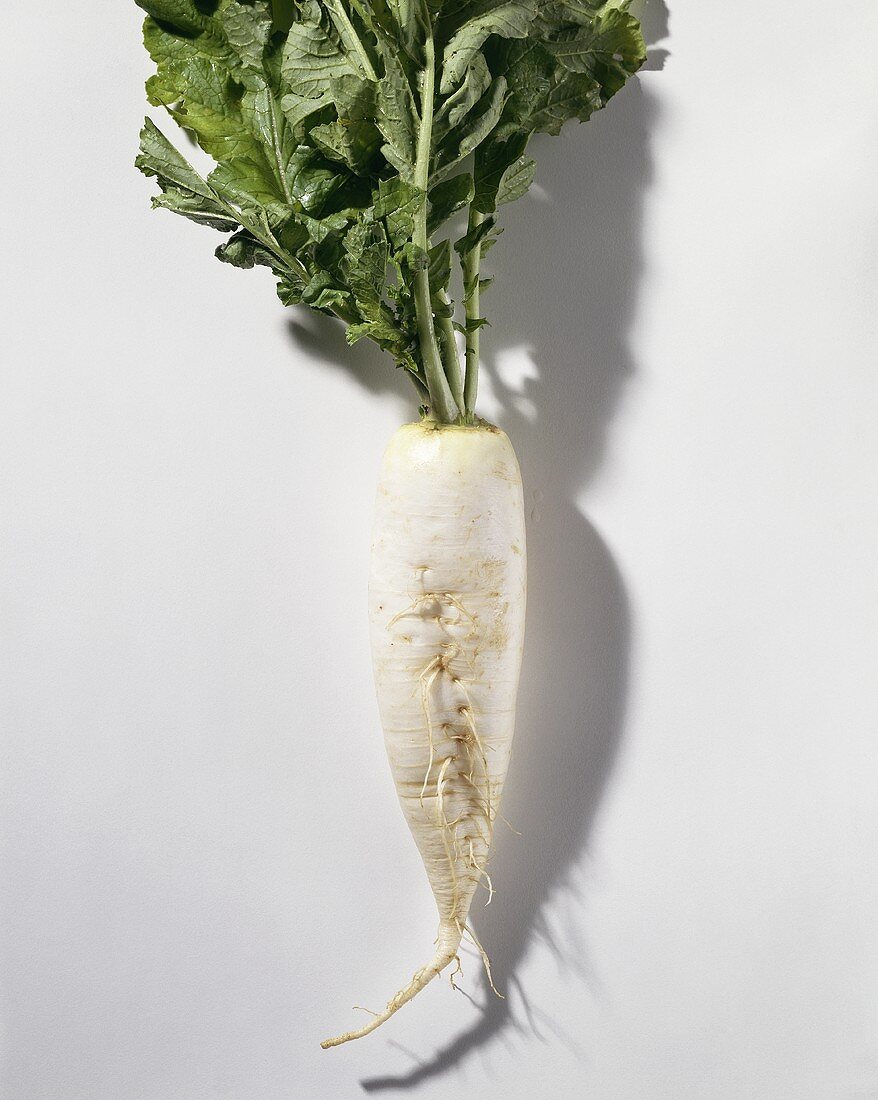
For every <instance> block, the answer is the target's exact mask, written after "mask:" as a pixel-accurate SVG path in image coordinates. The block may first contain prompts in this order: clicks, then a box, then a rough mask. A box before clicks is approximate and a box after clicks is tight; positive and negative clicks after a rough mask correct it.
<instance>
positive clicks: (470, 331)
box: [462, 206, 485, 421]
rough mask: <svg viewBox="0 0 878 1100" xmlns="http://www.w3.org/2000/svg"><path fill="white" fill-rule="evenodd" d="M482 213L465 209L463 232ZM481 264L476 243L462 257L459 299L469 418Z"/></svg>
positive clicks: (475, 381) (469, 415) (475, 377)
mask: <svg viewBox="0 0 878 1100" xmlns="http://www.w3.org/2000/svg"><path fill="white" fill-rule="evenodd" d="M484 220H485V215H484V214H481V213H479V211H478V210H475V209H473V207H472V206H471V207H470V208H469V225H468V227H467V232H470V231H472V230H473V229H478V227H479V226H480V225H481V224H482V222H483V221H484ZM481 264H482V246H481V244H477V245H476V246H475V248H473V249H472V250H471V251H470V252H467V254H466V255H465V256H464V257H463V265H462V266H463V288H464V289H463V296H464V297H463V300H464V308H465V310H466V381H465V382H464V385H463V400H464V416H465V417H466V419H467V420H468V421H472V420H473V419H474V417H475V412H476V398H477V396H478V393H479V330H478V328H473V327H471V326H472V325H473V324H474V323H475V322H476V321H477V320H478V319H479V312H480V306H479V270H480V268H481Z"/></svg>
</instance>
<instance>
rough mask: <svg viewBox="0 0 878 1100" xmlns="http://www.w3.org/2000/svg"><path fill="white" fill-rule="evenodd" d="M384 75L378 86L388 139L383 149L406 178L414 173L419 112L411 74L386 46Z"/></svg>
mask: <svg viewBox="0 0 878 1100" xmlns="http://www.w3.org/2000/svg"><path fill="white" fill-rule="evenodd" d="M382 56H383V60H384V78H383V79H382V80H381V82H380V83H379V85H378V113H377V118H376V120H375V121H376V124H377V126H378V129H379V130H380V131H381V136H382V137H383V138H384V142H385V144H384V148H383V152H384V155H385V157H386V158H387V160H388V161H389V162H390V163H391V164H392V165H393V167H394V168H395V169H396V170H397V171H398V172H399V174H400V176H401V177H402V178H403V179H404V180H410V179H411V178H412V176H413V175H414V166H415V154H416V146H417V135H418V112H417V108H416V107H415V100H414V96H413V95H412V90H411V86H410V85H409V82H408V77H407V76H406V74H405V70H404V69H403V67H402V64H401V63H400V60H399V58H398V57H397V56H396V54H395V53H394V52H393V51H392V50H390V49H388V48H386V47H385V48H384V49H383V51H382Z"/></svg>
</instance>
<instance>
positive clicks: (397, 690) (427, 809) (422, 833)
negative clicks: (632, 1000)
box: [321, 421, 527, 1048]
mask: <svg viewBox="0 0 878 1100" xmlns="http://www.w3.org/2000/svg"><path fill="white" fill-rule="evenodd" d="M526 586H527V582H526V560H525V530H524V504H523V497H522V488H521V475H520V472H519V468H518V462H517V461H516V458H515V453H514V451H513V449H512V445H511V444H510V442H509V439H508V437H507V436H506V434H505V433H504V432H502V431H500V429H499V428H495V427H493V426H489V425H485V424H480V425H478V426H467V427H464V426H456V425H448V424H438V423H435V422H432V421H422V422H421V423H419V424H407V425H405V426H404V427H402V428H400V429H399V431H398V432H397V433H396V434H395V435H394V437H393V439H392V440H391V442H390V445H389V447H388V448H387V451H386V453H385V456H384V462H383V467H382V471H381V478H380V482H379V486H378V499H377V505H376V516H375V532H374V539H373V544H372V566H371V576H370V583H369V614H370V624H371V638H372V658H373V664H374V671H375V685H376V690H377V695H378V707H379V712H380V716H381V722H382V725H383V728H384V741H385V745H386V748H387V756H388V760H389V762H390V768H391V772H392V773H393V779H394V783H395V784H396V790H397V794H398V795H399V800H400V804H401V806H402V810H403V813H404V814H405V817H406V821H407V822H408V825H409V828H410V829H411V831H412V835H413V836H414V839H415V843H416V844H417V846H418V850H419V851H420V853H421V857H422V858H423V860H424V865H425V867H426V870H427V877H428V879H429V882H430V886H431V888H432V890H433V894H434V896H435V898H436V904H437V906H438V909H439V933H438V937H437V945H436V950H435V953H434V955H433V957H432V958H431V959H430V961H429V962H428V963H427V964H426V966H424V967H422V968H421V969H420V970H418V971H417V972H416V973H415V975H414V976H413V978H412V979H411V981H410V982H409V983H408V984H407V985H406V986H404V987H403V988H402V989H400V991H399V992H398V993H396V994H395V995H394V997H393V998H392V999H391V1000H390V1001H389V1002H388V1004H387V1006H386V1008H385V1009H384V1010H383V1011H382V1012H380V1013H378V1014H377V1015H375V1016H374V1017H373V1018H372V1019H370V1020H369V1022H368V1023H367V1024H365V1025H364V1026H363V1027H361V1028H359V1029H357V1030H355V1031H349V1032H346V1033H345V1034H344V1035H339V1036H338V1037H337V1038H334V1039H327V1040H326V1041H325V1042H323V1043H322V1044H321V1045H322V1046H323V1047H324V1048H325V1047H331V1046H338V1045H339V1044H341V1043H345V1042H347V1041H348V1040H350V1039H357V1038H360V1037H361V1036H363V1035H368V1034H369V1032H371V1031H374V1030H375V1028H376V1027H378V1026H379V1025H380V1024H382V1023H384V1021H385V1020H387V1019H388V1018H389V1017H390V1016H392V1015H393V1014H394V1013H395V1012H396V1011H397V1010H398V1009H399V1008H401V1007H402V1006H403V1005H404V1004H406V1002H408V1001H410V1000H411V999H412V997H414V996H415V995H416V994H417V993H419V992H420V990H422V989H423V988H424V986H426V985H427V983H428V982H429V981H431V979H432V978H434V977H435V976H436V975H437V974H439V973H440V972H441V971H442V970H444V969H445V967H447V966H448V965H449V964H450V963H451V962H453V961H454V960H455V959H456V957H457V952H458V948H459V947H460V943H461V939H462V937H463V935H464V933H465V932H467V933H468V934H469V935H470V937H471V938H472V940H473V942H474V943H475V945H476V947H477V948H478V949H479V951H480V952H481V954H482V957H483V959H484V961H485V964H486V966H487V957H486V956H485V954H484V952H483V951H482V949H481V945H480V944H479V942H478V940H477V939H476V937H475V933H474V932H473V931H472V929H471V928H470V927H469V926H468V923H467V921H468V916H469V910H470V905H471V903H472V899H473V895H474V893H475V891H476V888H477V887H478V885H479V884H480V883H481V884H482V885H484V886H485V887H486V888H487V889H488V891H489V898H490V894H491V893H492V892H493V888H492V886H491V883H490V879H489V878H488V872H487V862H488V855H489V851H490V847H491V839H492V834H493V828H494V822H495V820H496V817H497V812H498V806H499V802H500V795H501V792H502V790H503V784H504V781H505V778H506V770H507V767H508V764H509V753H510V749H511V747H512V736H513V731H514V726H515V699H516V694H517V690H518V676H519V669H520V666H521V654H522V647H523V644H524V615H525V598H526ZM488 976H489V978H490V971H489V972H488Z"/></svg>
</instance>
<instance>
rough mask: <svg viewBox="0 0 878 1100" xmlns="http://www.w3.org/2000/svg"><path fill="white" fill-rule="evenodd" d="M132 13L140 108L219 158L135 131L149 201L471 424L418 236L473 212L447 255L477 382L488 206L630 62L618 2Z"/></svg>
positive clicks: (236, 5) (636, 53) (278, 5)
mask: <svg viewBox="0 0 878 1100" xmlns="http://www.w3.org/2000/svg"><path fill="white" fill-rule="evenodd" d="M137 3H138V4H139V6H140V7H141V8H143V9H144V10H145V11H146V12H147V18H146V21H145V24H144V43H145V45H146V48H147V50H148V52H149V54H150V56H151V58H152V60H153V62H154V64H155V73H154V74H153V75H152V76H151V77H150V79H149V81H148V82H147V95H148V98H149V101H150V103H152V104H153V105H154V106H161V107H164V108H166V109H167V110H168V112H169V113H170V114H171V116H172V117H173V118H174V120H175V121H176V122H178V123H179V124H180V125H181V126H182V127H184V128H185V129H186V130H187V131H189V132H190V133H191V135H192V136H193V137H194V139H195V140H196V141H197V142H198V144H199V145H200V146H201V148H202V149H203V150H204V151H205V152H206V153H208V154H209V155H210V156H211V157H212V158H213V160H214V161H215V162H216V167H215V168H214V170H213V171H212V172H211V173H210V174H209V175H208V176H207V178H206V179H205V178H203V177H202V176H201V175H199V173H197V172H196V171H195V169H194V168H192V167H191V166H190V165H189V164H188V162H187V161H186V159H185V158H184V157H183V156H182V155H181V154H180V153H179V152H178V151H177V150H176V149H175V148H174V147H173V146H172V145H171V144H170V142H168V140H167V139H166V138H165V137H164V136H163V135H162V134H161V132H160V131H159V130H158V128H157V127H156V126H155V125H154V124H153V123H152V122H151V121H150V120H147V122H146V125H145V126H144V129H143V131H142V134H141V151H140V156H139V157H138V159H137V165H138V167H139V168H140V169H141V170H142V171H143V172H145V173H146V174H147V175H151V176H154V177H155V178H156V179H157V181H158V184H159V187H160V194H159V195H157V196H156V198H155V199H154V200H153V205H154V206H157V207H162V208H164V209H168V210H172V211H174V212H175V213H178V214H181V215H182V216H184V217H186V218H189V219H191V220H193V221H196V222H199V223H201V224H204V225H208V226H210V227H212V228H214V229H216V230H219V231H221V232H224V233H227V234H231V236H230V237H229V239H228V240H227V241H226V242H225V243H224V244H222V245H221V246H220V247H219V248H218V249H217V253H216V254H217V256H218V257H219V259H221V260H223V261H224V262H225V263H229V264H233V265H235V266H238V267H244V268H248V267H253V266H254V265H257V264H259V265H263V266H267V267H269V268H270V269H271V270H272V271H273V272H274V274H275V276H276V278H277V281H278V293H279V295H280V298H281V300H282V301H283V302H284V303H285V304H304V305H307V306H310V307H311V308H313V309H317V310H320V311H322V312H326V313H332V314H334V315H336V316H338V317H340V318H341V319H342V320H343V321H344V322H345V323H346V325H347V326H348V328H347V336H348V339H349V341H350V342H354V341H356V340H359V339H361V338H362V337H369V338H370V339H372V340H374V341H375V342H376V343H377V344H378V345H379V346H380V347H382V348H384V349H385V350H386V351H388V352H389V353H390V354H391V355H392V356H393V357H394V359H395V360H396V362H397V363H398V364H399V365H401V366H402V367H404V368H406V369H407V370H408V371H409V372H410V373H411V375H412V377H413V379H414V381H415V382H416V384H417V386H418V389H419V392H420V393H421V396H422V397H425V398H426V397H428V398H429V404H430V405H431V406H432V408H433V412H434V415H436V414H438V415H439V418H440V419H448V420H453V419H459V420H460V421H461V422H471V421H472V418H473V416H474V411H473V407H472V403H473V402H474V397H475V378H474V377H473V379H472V380H471V382H472V384H471V385H468V386H467V389H468V393H469V397H470V398H471V400H467V399H465V398H464V396H463V393H462V389H463V387H462V384H461V383H460V382H459V379H460V367H459V364H458V363H457V356H458V352H457V348H456V344H455V341H454V339H453V331H452V329H451V325H452V322H453V316H454V306H453V303H452V302H451V301H450V299H449V298H448V293H447V287H448V285H449V282H450V274H451V273H450V257H451V251H450V249H449V247H448V243H447V241H444V240H440V241H439V242H438V243H436V242H434V241H433V240H432V237H433V236H434V235H436V234H441V232H442V230H443V227H445V226H446V224H447V222H448V219H449V218H451V217H453V216H454V214H455V213H456V212H458V211H460V210H461V209H464V208H468V209H469V224H468V227H467V231H466V233H465V234H464V236H463V237H462V238H461V239H460V240H458V241H457V242H456V244H455V249H456V251H457V253H458V254H459V256H460V259H461V263H462V266H463V271H464V297H465V300H464V307H465V312H466V319H465V323H464V324H463V325H462V326H458V327H460V328H462V329H463V331H464V332H465V333H466V340H467V365H468V368H470V369H471V370H472V371H473V372H474V371H476V370H477V359H478V354H477V353H478V329H479V327H480V326H481V325H482V324H483V323H484V321H483V319H482V318H480V317H479V316H478V315H477V310H476V312H475V313H474V312H473V307H474V303H476V305H477V303H478V287H479V285H480V284H483V283H484V280H480V278H479V261H480V259H481V255H482V253H483V252H484V251H485V250H486V248H487V246H488V245H489V244H490V242H491V240H492V239H493V237H492V234H494V233H495V232H496V229H495V225H494V218H495V212H496V209H497V207H498V206H500V205H502V204H503V203H505V202H511V201H513V200H514V199H516V198H519V197H520V196H521V195H523V194H524V193H525V192H526V191H527V189H528V187H529V186H530V183H531V180H532V179H533V174H534V162H533V160H532V159H530V158H529V157H528V156H527V155H526V148H527V145H528V142H529V140H530V138H531V136H532V135H533V134H534V133H536V132H538V131H545V132H548V133H553V134H554V133H557V132H558V131H559V130H560V128H561V126H562V125H563V123H564V122H565V121H567V120H568V119H573V118H576V119H580V120H586V119H587V118H589V116H590V115H591V113H592V112H593V111H595V110H598V109H599V108H601V107H603V106H604V105H605V104H606V103H607V101H608V100H609V99H610V97H611V96H612V95H614V94H615V93H616V92H617V91H618V90H619V89H620V88H621V87H622V85H623V84H624V83H625V81H626V80H627V79H628V77H629V76H630V75H631V74H632V73H634V72H635V71H636V70H637V69H638V67H639V66H640V65H641V64H642V62H643V60H644V58H645V47H644V43H643V39H642V37H641V34H640V29H639V25H638V23H637V21H636V20H635V19H634V18H633V17H632V16H631V15H629V14H628V11H627V9H628V6H629V0H569V2H549V3H537V0H476V2H475V3H468V2H465V0H137ZM428 96H429V102H428V101H427V97H428ZM425 242H426V243H425ZM425 276H426V280H427V281H426V284H425V282H424V279H425ZM417 288H420V290H418V289H417ZM425 291H426V292H425ZM425 311H426V312H428V313H429V314H430V316H429V317H427V316H424V313H425ZM437 364H441V365H440V366H437ZM443 372H444V376H447V380H448V383H451V385H450V388H449V387H448V386H447V385H446V377H443V376H442V375H443ZM468 373H469V370H468ZM440 391H441V392H440Z"/></svg>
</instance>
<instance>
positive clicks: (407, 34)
mask: <svg viewBox="0 0 878 1100" xmlns="http://www.w3.org/2000/svg"><path fill="white" fill-rule="evenodd" d="M387 6H388V8H390V11H391V12H392V14H393V18H394V21H395V23H396V28H397V33H398V35H399V41H400V45H401V46H402V48H403V49H404V50H405V52H406V53H407V54H408V56H409V57H410V58H411V59H412V61H414V62H416V63H417V64H418V65H422V64H423V62H424V42H425V41H426V39H427V35H428V34H429V33H430V30H431V27H432V20H431V19H430V11H429V8H428V6H427V0H387Z"/></svg>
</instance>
